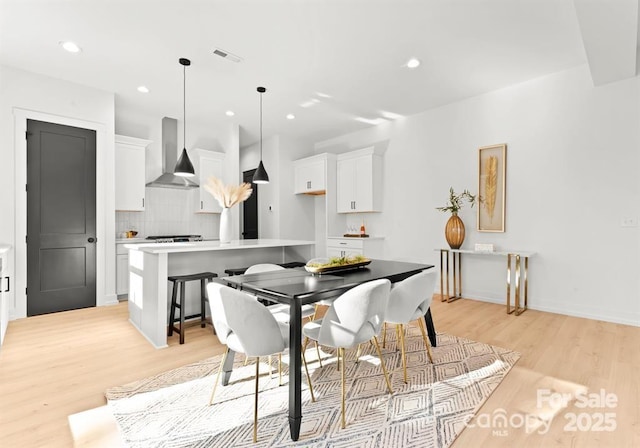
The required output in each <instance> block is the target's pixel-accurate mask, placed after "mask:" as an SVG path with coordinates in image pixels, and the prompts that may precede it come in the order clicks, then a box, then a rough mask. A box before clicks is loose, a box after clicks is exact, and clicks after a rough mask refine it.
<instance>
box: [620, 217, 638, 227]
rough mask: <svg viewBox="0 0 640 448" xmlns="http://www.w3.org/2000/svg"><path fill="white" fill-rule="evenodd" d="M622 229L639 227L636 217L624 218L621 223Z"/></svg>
mask: <svg viewBox="0 0 640 448" xmlns="http://www.w3.org/2000/svg"><path fill="white" fill-rule="evenodd" d="M620 226H621V227H638V218H637V217H636V216H623V217H622V220H621V222H620Z"/></svg>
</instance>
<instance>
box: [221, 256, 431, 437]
mask: <svg viewBox="0 0 640 448" xmlns="http://www.w3.org/2000/svg"><path fill="white" fill-rule="evenodd" d="M427 269H433V265H430V264H420V263H410V262H405V261H391V260H371V263H369V264H368V265H365V266H359V267H358V268H355V269H349V267H348V266H347V267H346V269H344V270H340V269H338V270H333V271H331V272H325V273H311V272H307V270H306V269H305V268H304V267H300V268H293V269H283V270H278V271H270V272H261V273H256V274H245V275H235V276H230V277H222V278H220V279H217V280H218V281H220V282H223V283H226V284H227V285H228V286H231V287H234V288H237V289H241V290H243V291H246V292H248V293H250V294H252V295H255V296H257V297H258V298H260V299H266V300H268V301H272V302H277V303H283V304H287V305H289V307H290V316H289V320H290V321H289V343H290V347H291V349H290V353H289V356H290V365H289V430H290V433H291V439H292V440H294V441H296V440H298V438H299V437H300V425H301V422H302V373H301V368H302V353H301V350H300V349H299V350H296V349H294V348H295V347H299V348H301V347H302V310H301V308H302V306H303V305H307V304H313V303H315V302H318V301H320V300H324V299H332V298H336V297H338V296H340V295H341V294H342V293H344V292H345V291H347V290H349V289H351V288H354V287H356V286H358V285H360V284H363V283H366V282H369V281H373V280H379V279H388V280H390V281H391V283H396V282H399V281H402V280H404V279H406V278H408V277H410V276H412V275H415V274H417V273H419V272H422V271H425V270H427ZM425 293H433V291H425ZM425 323H426V326H427V333H428V336H429V340H430V342H431V345H432V346H434V347H435V346H436V345H437V340H436V332H435V328H434V325H433V319H432V317H431V310H430V309H429V310H428V311H427V313H426V314H425ZM229 355H230V356H229ZM233 358H234V353H233V351H231V350H229V353H228V356H226V359H225V364H224V365H223V374H222V384H223V385H227V384H228V383H229V378H230V377H231V372H232V370H233Z"/></svg>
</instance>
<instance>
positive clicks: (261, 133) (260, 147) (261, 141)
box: [260, 92, 262, 161]
mask: <svg viewBox="0 0 640 448" xmlns="http://www.w3.org/2000/svg"><path fill="white" fill-rule="evenodd" d="M260 161H262V92H260Z"/></svg>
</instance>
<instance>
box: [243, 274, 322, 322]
mask: <svg viewBox="0 0 640 448" xmlns="http://www.w3.org/2000/svg"><path fill="white" fill-rule="evenodd" d="M284 269H285V268H283V267H282V266H280V265H277V264H273V263H260V264H254V265H253V266H249V267H248V268H247V270H246V271H245V272H244V273H245V274H257V273H260V272H271V271H280V270H284ZM267 309H268V310H269V311H270V312H271V314H273V317H275V318H276V320H277V321H278V322H286V323H288V322H289V321H290V320H291V315H290V314H289V305H287V304H284V303H276V304H273V305H268V306H267ZM314 313H315V307H314V306H313V305H302V313H301V315H302V319H307V318H309V317H311V316H313V315H314Z"/></svg>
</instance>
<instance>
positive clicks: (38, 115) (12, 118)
mask: <svg viewBox="0 0 640 448" xmlns="http://www.w3.org/2000/svg"><path fill="white" fill-rule="evenodd" d="M28 118H34V119H39V120H44V121H50V122H54V123H60V124H69V125H71V126H78V127H84V128H88V129H95V130H96V139H97V147H96V156H97V159H96V164H97V167H98V169H97V173H96V185H97V190H96V208H97V209H96V215H97V238H98V242H97V247H96V249H97V258H96V261H97V284H96V290H97V291H96V292H97V298H96V299H97V304H98V305H103V304H107V303H117V300H116V295H115V214H114V179H113V177H114V176H113V172H114V159H113V147H114V95H113V94H112V93H108V92H103V91H100V90H96V89H92V88H88V87H84V86H80V85H77V84H73V83H69V82H65V81H61V80H58V79H53V78H49V77H45V76H41V75H36V74H34V73H29V72H25V71H22V70H17V69H14V68H11V67H6V66H0V155H1V158H0V160H1V169H2V176H0V191H2V194H1V195H0V209H1V210H2V211H3V212H2V213H3V214H2V219H1V220H0V241H2V242H6V243H9V244H11V245H13V246H14V248H15V251H14V254H15V259H14V262H13V263H12V265H13V266H14V271H15V272H14V273H13V274H14V279H15V282H14V283H13V284H14V293H15V295H14V297H13V299H14V306H13V307H12V309H11V310H10V314H11V317H12V318H17V317H24V316H26V295H25V293H24V290H25V287H26V244H25V242H24V241H25V234H26V194H25V193H24V183H25V182H26V157H25V154H26V141H25V139H24V135H25V134H24V132H25V129H26V119H28Z"/></svg>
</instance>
